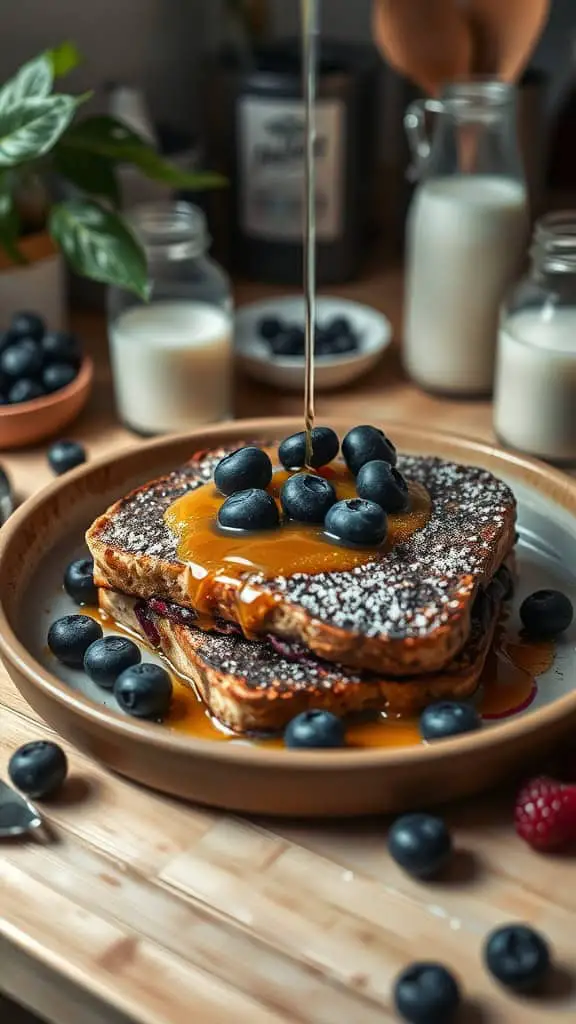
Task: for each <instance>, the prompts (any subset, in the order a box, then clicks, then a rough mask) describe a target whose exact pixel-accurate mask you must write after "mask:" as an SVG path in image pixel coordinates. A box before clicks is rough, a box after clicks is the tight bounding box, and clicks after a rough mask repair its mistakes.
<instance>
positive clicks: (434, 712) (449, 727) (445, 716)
mask: <svg viewBox="0 0 576 1024" xmlns="http://www.w3.org/2000/svg"><path fill="white" fill-rule="evenodd" d="M481 727H482V719H481V717H480V715H479V713H478V711H477V710H476V708H475V707H474V705H473V704H467V703H466V702H465V701H457V700H440V701H436V703H435V704H429V705H428V707H427V708H425V709H424V711H423V712H422V714H421V715H420V735H421V736H422V739H424V740H428V742H431V741H432V740H443V739H448V738H449V737H450V736H460V735H462V734H463V733H466V732H474V731H475V730H476V729H480V728H481Z"/></svg>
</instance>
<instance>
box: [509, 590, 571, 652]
mask: <svg viewBox="0 0 576 1024" xmlns="http://www.w3.org/2000/svg"><path fill="white" fill-rule="evenodd" d="M573 618H574V608H573V607H572V602H571V600H570V598H569V597H566V594H562V593H561V592H560V591H559V590H537V591H536V593H535V594H530V597H527V598H526V599H525V601H523V602H522V605H521V606H520V619H521V620H522V625H523V626H524V629H525V630H526V632H527V633H529V634H530V636H532V637H534V638H535V639H539V640H553V639H554V638H555V637H557V636H559V635H560V633H564V632H565V631H566V630H567V629H568V627H569V626H570V625H571V623H572V619H573Z"/></svg>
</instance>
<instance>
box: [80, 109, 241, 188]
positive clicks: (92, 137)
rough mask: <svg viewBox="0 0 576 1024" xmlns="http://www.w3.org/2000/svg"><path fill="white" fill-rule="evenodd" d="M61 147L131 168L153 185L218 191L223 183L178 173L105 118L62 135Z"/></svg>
mask: <svg viewBox="0 0 576 1024" xmlns="http://www.w3.org/2000/svg"><path fill="white" fill-rule="evenodd" d="M62 145H63V146H67V147H70V148H71V149H76V150H78V149H81V150H83V151H84V152H86V153H95V154H97V155H99V156H105V157H108V159H110V160H113V161H114V162H115V163H126V164H132V165H133V166H135V167H138V168H139V169H140V170H141V171H142V173H143V174H145V175H146V176H147V177H148V178H152V179H153V180H154V181H162V182H165V183H166V184H167V185H173V186H174V187H175V188H189V189H197V190H200V189H209V188H222V187H223V186H224V185H226V179H225V178H224V177H223V176H222V175H221V174H216V173H213V172H211V171H202V172H198V173H196V172H194V171H181V170H179V169H178V168H177V167H174V165H173V164H171V163H169V161H167V160H164V159H163V158H162V157H161V156H159V155H158V153H156V152H155V151H154V149H152V147H151V146H149V145H148V143H147V142H145V141H144V140H143V139H141V138H140V136H139V135H137V134H136V132H133V131H132V129H131V128H128V126H127V125H125V124H123V123H122V121H118V120H117V119H116V118H114V117H108V116H106V115H101V116H96V117H88V118H86V119H85V120H84V121H81V122H80V123H79V124H75V125H73V127H72V128H71V129H70V130H69V131H68V132H66V135H65V136H64V138H63V139H62Z"/></svg>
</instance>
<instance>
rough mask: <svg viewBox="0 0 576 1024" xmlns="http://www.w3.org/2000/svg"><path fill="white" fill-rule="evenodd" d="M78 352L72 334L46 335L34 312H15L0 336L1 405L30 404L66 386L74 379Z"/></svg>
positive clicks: (79, 354)
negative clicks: (8, 326)
mask: <svg viewBox="0 0 576 1024" xmlns="http://www.w3.org/2000/svg"><path fill="white" fill-rule="evenodd" d="M81 362H82V351H81V348H80V344H79V342H78V339H77V338H76V336H75V335H73V334H70V333H68V332H67V331H50V332H46V328H45V325H44V321H43V320H42V318H41V317H39V316H37V315H36V314H35V313H16V314H15V315H14V317H13V320H12V323H11V326H10V328H9V329H8V330H7V331H4V332H2V333H1V334H0V377H1V378H2V381H3V384H2V387H1V388H0V392H1V394H2V396H3V398H4V400H5V401H4V402H3V404H6V403H10V404H12V405H15V404H20V403H23V402H31V401H34V400H35V399H37V398H42V397H43V396H44V395H46V394H52V393H53V392H56V391H60V390H61V389H62V388H65V387H68V386H69V385H70V384H71V383H72V382H73V381H74V380H75V378H76V377H77V376H78V371H79V368H80V364H81Z"/></svg>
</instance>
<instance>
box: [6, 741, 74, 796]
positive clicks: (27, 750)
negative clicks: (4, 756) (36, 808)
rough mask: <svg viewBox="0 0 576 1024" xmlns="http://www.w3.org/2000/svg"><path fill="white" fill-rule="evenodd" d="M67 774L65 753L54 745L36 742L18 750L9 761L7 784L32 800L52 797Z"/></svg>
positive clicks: (47, 742) (46, 742) (48, 742)
mask: <svg viewBox="0 0 576 1024" xmlns="http://www.w3.org/2000/svg"><path fill="white" fill-rule="evenodd" d="M67 773H68V762H67V760H66V754H65V753H64V751H63V750H62V748H61V747H59V746H58V745H57V744H56V743H51V742H50V741H49V740H36V742H34V743H25V744H24V746H22V747H18V750H16V751H15V752H14V753H13V754H12V757H11V758H10V761H9V762H8V775H9V777H10V781H11V782H12V783H13V784H14V785H15V786H16V789H19V790H20V792H21V793H25V794H26V796H29V797H31V798H32V799H33V800H41V799H42V797H45V796H52V794H53V793H55V792H56V790H58V789H60V786H61V785H62V783H63V782H64V780H65V778H66V775H67Z"/></svg>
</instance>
